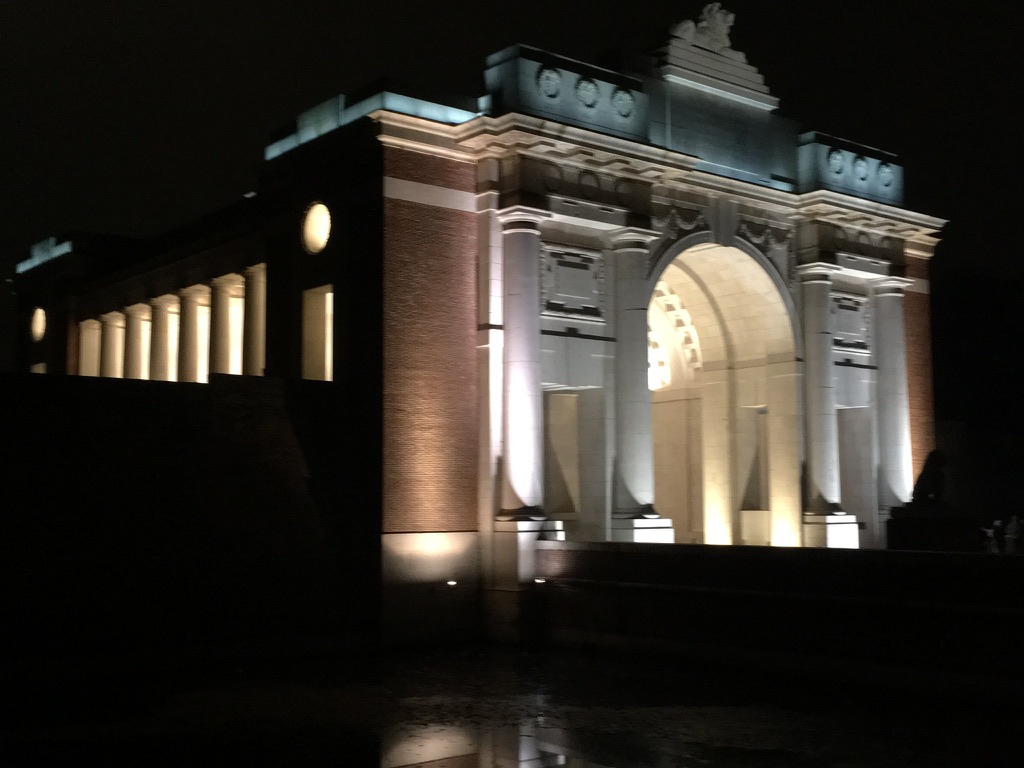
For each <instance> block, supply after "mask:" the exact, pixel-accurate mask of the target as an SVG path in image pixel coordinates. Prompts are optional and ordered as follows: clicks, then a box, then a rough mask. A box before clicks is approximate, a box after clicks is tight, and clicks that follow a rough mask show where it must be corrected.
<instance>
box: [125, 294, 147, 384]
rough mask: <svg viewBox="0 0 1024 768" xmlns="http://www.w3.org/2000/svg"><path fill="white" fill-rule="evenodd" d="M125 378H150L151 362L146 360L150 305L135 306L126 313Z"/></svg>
mask: <svg viewBox="0 0 1024 768" xmlns="http://www.w3.org/2000/svg"><path fill="white" fill-rule="evenodd" d="M124 314H125V332H124V377H125V378H126V379H146V378H149V376H148V374H149V366H148V363H149V360H147V359H146V354H145V353H146V341H147V339H146V338H145V331H146V321H147V320H149V305H148V304H133V305H132V306H130V307H128V308H127V309H125V311H124Z"/></svg>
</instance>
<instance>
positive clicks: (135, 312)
mask: <svg viewBox="0 0 1024 768" xmlns="http://www.w3.org/2000/svg"><path fill="white" fill-rule="evenodd" d="M151 311H152V308H151V307H150V305H149V304H145V303H139V304H132V305H131V306H130V307H125V308H124V313H125V315H126V316H130V317H145V316H146V315H148V314H149V313H150V312H151Z"/></svg>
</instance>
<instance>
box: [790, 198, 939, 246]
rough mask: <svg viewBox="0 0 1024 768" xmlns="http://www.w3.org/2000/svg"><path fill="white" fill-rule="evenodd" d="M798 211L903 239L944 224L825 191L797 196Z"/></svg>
mask: <svg viewBox="0 0 1024 768" xmlns="http://www.w3.org/2000/svg"><path fill="white" fill-rule="evenodd" d="M797 214H798V215H799V216H800V217H801V218H804V219H810V220H815V221H825V222H829V223H833V224H837V225H840V226H844V227H853V228H856V229H865V230H870V231H875V232H878V233H880V234H887V235H894V236H897V237H903V238H920V237H931V236H932V235H934V234H935V233H937V232H938V231H939V230H940V229H942V227H943V226H945V224H946V220H945V219H939V218H936V217H934V216H926V215H925V214H923V213H915V212H913V211H908V210H906V209H905V208H897V207H895V206H892V205H885V204H884V203H875V202H872V201H870V200H862V199H860V198H858V197H851V196H849V195H843V194H839V193H837V192H829V191H827V190H817V191H814V192H808V193H806V194H803V195H799V196H798V197H797Z"/></svg>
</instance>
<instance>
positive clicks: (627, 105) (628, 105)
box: [612, 88, 636, 117]
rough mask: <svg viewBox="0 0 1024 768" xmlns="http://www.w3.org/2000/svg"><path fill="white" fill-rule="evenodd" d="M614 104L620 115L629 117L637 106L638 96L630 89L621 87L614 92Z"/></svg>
mask: <svg viewBox="0 0 1024 768" xmlns="http://www.w3.org/2000/svg"><path fill="white" fill-rule="evenodd" d="M612 106H613V107H615V111H616V113H618V115H619V117H629V116H630V115H632V114H633V110H634V109H635V108H636V98H635V97H634V96H633V94H632V93H630V92H629V91H624V90H622V89H621V88H619V89H617V90H616V91H615V93H613V94H612Z"/></svg>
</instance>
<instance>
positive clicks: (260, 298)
mask: <svg viewBox="0 0 1024 768" xmlns="http://www.w3.org/2000/svg"><path fill="white" fill-rule="evenodd" d="M266 308H267V273H266V264H256V265H254V266H251V267H247V268H246V269H244V270H243V271H242V273H241V274H236V273H231V274H227V275H221V276H220V277H217V278H214V279H213V280H211V281H210V282H209V283H203V284H198V285H191V286H188V287H187V288H183V289H181V290H179V291H177V292H175V293H170V294H164V295H162V296H157V297H156V298H154V299H151V300H150V301H148V302H142V303H138V304H133V305H131V306H129V307H125V308H124V309H123V310H120V311H113V312H107V313H105V314H103V315H101V316H100V317H99V318H92V319H88V320H83V321H81V322H80V323H79V345H78V347H79V354H78V373H79V375H82V376H103V377H107V378H126V379H150V380H153V381H186V382H206V381H208V380H209V375H210V374H211V373H227V374H236V375H237V374H244V375H246V376H262V375H263V369H264V366H265V361H266Z"/></svg>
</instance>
